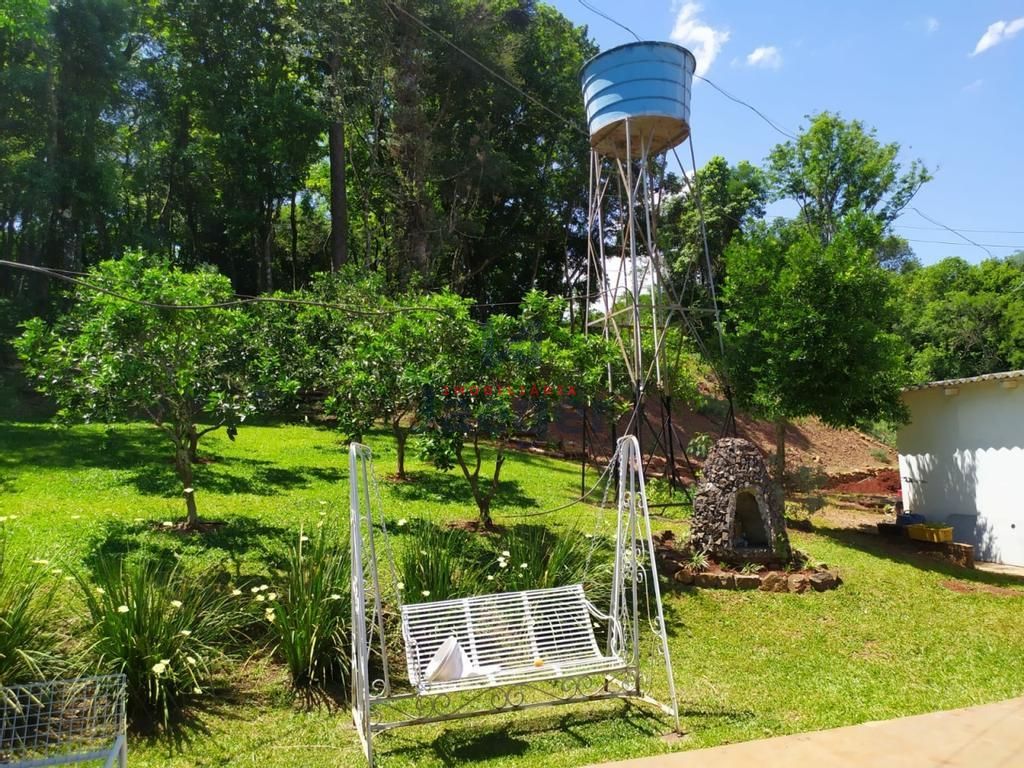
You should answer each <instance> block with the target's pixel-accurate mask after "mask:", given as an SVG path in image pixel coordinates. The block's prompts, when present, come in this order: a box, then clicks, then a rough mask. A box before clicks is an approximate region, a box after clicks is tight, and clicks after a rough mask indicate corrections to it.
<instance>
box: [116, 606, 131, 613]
mask: <svg viewBox="0 0 1024 768" xmlns="http://www.w3.org/2000/svg"><path fill="white" fill-rule="evenodd" d="M128 610H129V608H128V606H127V605H119V606H117V612H118V613H128Z"/></svg>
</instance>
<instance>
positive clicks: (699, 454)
mask: <svg viewBox="0 0 1024 768" xmlns="http://www.w3.org/2000/svg"><path fill="white" fill-rule="evenodd" d="M714 444H715V439H714V438H713V437H712V436H711V435H709V434H708V433H706V432H698V433H696V434H695V435H694V436H693V438H692V439H691V440H690V442H689V443H688V444H687V446H686V451H687V453H689V454H690V456H693V457H694V458H697V459H706V458H707V457H708V454H709V453H711V448H712V447H713V446H714Z"/></svg>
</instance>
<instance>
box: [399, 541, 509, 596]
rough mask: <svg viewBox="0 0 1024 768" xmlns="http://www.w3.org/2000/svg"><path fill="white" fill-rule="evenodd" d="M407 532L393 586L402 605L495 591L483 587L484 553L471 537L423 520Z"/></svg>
mask: <svg viewBox="0 0 1024 768" xmlns="http://www.w3.org/2000/svg"><path fill="white" fill-rule="evenodd" d="M401 527H403V528H404V527H406V526H401ZM408 531H409V533H410V534H412V536H410V540H407V541H405V542H404V546H402V548H401V549H400V550H399V552H398V555H397V558H396V560H397V562H396V568H397V570H398V579H399V582H398V585H397V587H398V589H399V590H400V591H401V593H402V599H403V600H404V601H405V602H406V603H428V602H433V601H435V600H448V599H451V598H455V597H468V596H471V595H475V594H480V593H482V592H494V591H495V589H494V587H493V585H492V586H490V587H489V586H487V585H488V583H489V582H488V580H487V578H486V575H487V574H486V570H485V567H484V562H485V558H486V554H485V551H484V550H483V548H482V547H481V545H480V544H479V543H478V542H477V541H476V540H475V536H474V534H471V533H469V532H467V531H463V530H460V529H457V528H441V527H439V526H436V525H433V524H430V523H426V522H423V521H414V522H413V524H411V525H410V526H408ZM492 581H493V580H492Z"/></svg>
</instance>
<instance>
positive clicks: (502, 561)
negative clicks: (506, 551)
mask: <svg viewBox="0 0 1024 768" xmlns="http://www.w3.org/2000/svg"><path fill="white" fill-rule="evenodd" d="M498 567H499V568H508V563H506V562H505V561H504V560H499V561H498Z"/></svg>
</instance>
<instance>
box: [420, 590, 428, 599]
mask: <svg viewBox="0 0 1024 768" xmlns="http://www.w3.org/2000/svg"><path fill="white" fill-rule="evenodd" d="M420 594H421V595H423V596H424V597H430V590H429V589H424V590H423V591H422V592H420Z"/></svg>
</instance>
